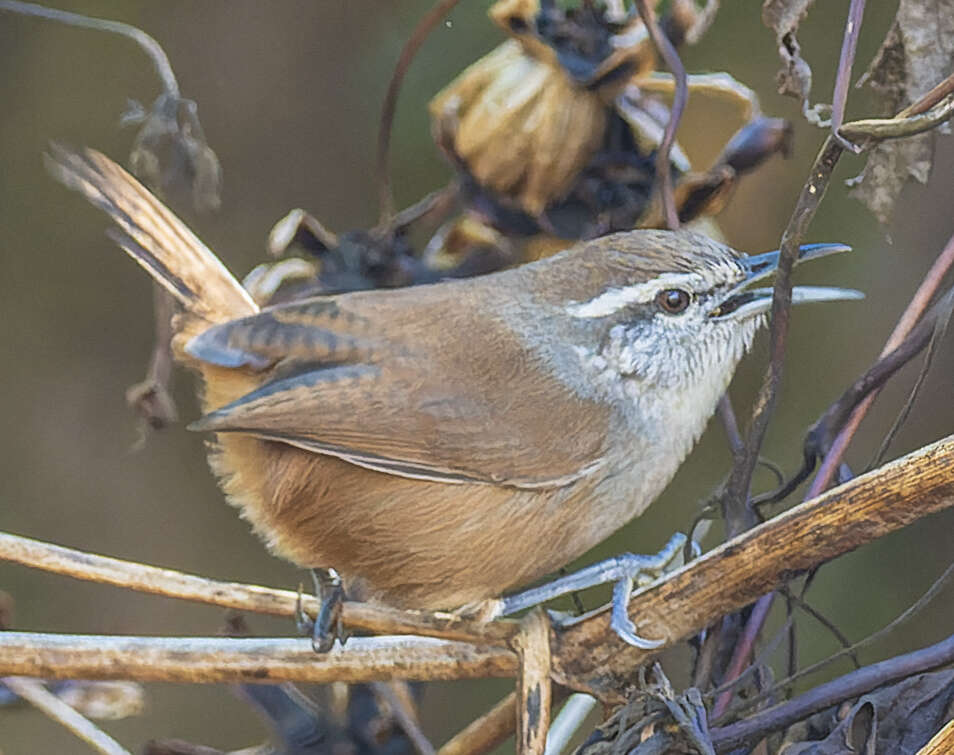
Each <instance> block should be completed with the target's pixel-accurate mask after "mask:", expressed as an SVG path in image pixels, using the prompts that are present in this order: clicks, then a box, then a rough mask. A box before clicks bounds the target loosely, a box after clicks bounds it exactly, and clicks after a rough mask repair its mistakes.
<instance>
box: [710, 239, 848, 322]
mask: <svg viewBox="0 0 954 755" xmlns="http://www.w3.org/2000/svg"><path fill="white" fill-rule="evenodd" d="M850 251H851V247H850V246H845V245H844V244H806V245H805V246H802V247H800V248H799V250H798V259H796V260H795V264H796V265H797V264H799V263H802V262H804V261H805V260H813V259H817V258H818V257H827V256H828V255H829V254H838V253H840V252H850ZM778 256H779V252H778V250H775V251H774V252H766V253H765V254H755V255H752V256H751V257H745V258H743V259H742V260H740V262H741V264H742V267H743V268H744V269H745V271H746V276H745V279H744V280H743V281H742V282H741V283H739V284H738V285H737V286H735V287H734V288H733V289H732V290H731V291H729V292H728V293H727V294H726V295H725V297H723V299H722V301H720V302H719V303H718V304H716V306H715V307H713V308H712V310H711V311H710V312H709V317H711V318H712V319H715V320H728V319H730V318H731V319H733V320H745V319H748V318H750V317H754V316H755V315H760V314H762V313H763V312H767V311H768V310H769V309H771V307H772V291H773V290H772V289H771V288H749V286H751V285H752V284H753V283H755V282H756V281H760V280H762V279H763V278H768V277H769V276H770V275H772V274H773V273H774V272H775V270H776V269H777V268H778ZM864 297H865V295H864V294H863V293H861V291H855V290H854V289H852V288H834V287H830V286H795V287H794V288H793V289H792V304H801V303H803V302H809V301H845V300H848V299H864Z"/></svg>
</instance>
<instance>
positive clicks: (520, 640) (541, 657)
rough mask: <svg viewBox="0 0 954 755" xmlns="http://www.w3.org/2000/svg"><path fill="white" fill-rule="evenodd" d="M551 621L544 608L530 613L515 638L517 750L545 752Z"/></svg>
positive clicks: (532, 753)
mask: <svg viewBox="0 0 954 755" xmlns="http://www.w3.org/2000/svg"><path fill="white" fill-rule="evenodd" d="M549 628H550V622H549V620H548V619H547V615H546V613H544V611H543V609H542V608H536V609H534V610H533V611H531V612H530V613H529V614H527V616H526V618H525V619H524V620H523V621H522V622H521V631H520V634H518V635H517V636H516V637H515V638H514V643H513V644H514V647H515V649H516V650H517V655H518V656H519V658H520V673H519V674H518V675H517V754H518V755H543V754H544V751H545V750H546V745H547V732H548V731H549V729H550V701H551V698H552V695H551V686H550V636H549Z"/></svg>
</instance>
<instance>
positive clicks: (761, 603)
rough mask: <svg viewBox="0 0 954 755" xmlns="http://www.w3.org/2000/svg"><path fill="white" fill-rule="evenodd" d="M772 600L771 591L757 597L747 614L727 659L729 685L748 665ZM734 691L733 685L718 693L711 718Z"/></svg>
mask: <svg viewBox="0 0 954 755" xmlns="http://www.w3.org/2000/svg"><path fill="white" fill-rule="evenodd" d="M772 602H773V593H769V594H768V595H763V596H762V597H761V598H759V599H758V601H757V602H756V603H755V606H754V607H753V608H752V613H751V614H749V620H748V621H747V622H746V624H745V628H744V629H743V630H742V636H741V637H740V638H739V641H738V642H737V643H736V645H735V650H734V651H733V653H732V660H731V661H729V667H728V668H727V669H726V672H725V678H726V680H727V681H728V683H729V684H730V685H732V684H733V683H734V682H735V681H736V680H737V679H738V678H739V677H740V676H741V675H742V671H743V670H744V669H745V667H746V666H747V665H748V663H749V658H751V657H752V651H753V650H754V648H755V642H756V640H758V636H759V633H760V632H761V631H762V625H763V624H764V623H765V619H766V618H767V617H768V612H769V611H770V610H772ZM734 692H735V687H734V685H733V686H731V687H730V688H729V689H726V690H725V691H724V692H723V693H722V694H720V695H719V697H718V698H717V699H716V702H715V705H714V706H713V707H712V718H714V719H715V718H719V717H720V716H721V715H722V714H723V713H725V712H726V710H727V709H728V707H729V703H730V702H732V695H733V694H734Z"/></svg>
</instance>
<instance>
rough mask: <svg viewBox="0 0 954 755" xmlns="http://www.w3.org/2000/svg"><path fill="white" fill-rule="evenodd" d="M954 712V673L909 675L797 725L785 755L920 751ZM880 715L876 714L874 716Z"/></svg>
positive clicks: (787, 740)
mask: <svg viewBox="0 0 954 755" xmlns="http://www.w3.org/2000/svg"><path fill="white" fill-rule="evenodd" d="M952 710H954V671H952V670H950V669H947V670H945V671H936V672H933V673H927V674H917V675H915V676H911V677H908V678H907V679H904V680H903V681H901V682H898V683H897V684H892V685H889V686H887V687H882V688H881V689H878V690H875V691H874V692H872V693H871V694H868V695H865V696H864V697H862V698H860V699H859V700H858V702H857V703H856V704H855V705H854V707H852V708H851V709H848V704H843V705H841V706H837V707H835V708H829V709H828V710H825V711H822V712H821V713H817V714H816V715H814V716H812V717H811V718H809V719H807V720H806V721H803V722H800V723H799V724H796V725H795V726H793V727H792V728H791V729H789V731H788V733H787V734H786V737H785V742H784V743H783V745H782V747H781V748H780V750H779V753H780V755H834V753H842V752H857V753H865V754H866V755H867V753H872V754H873V753H874V752H875V751H877V752H917V751H918V750H919V749H920V748H921V747H922V746H923V745H924V744H926V743H927V742H928V740H929V739H930V738H931V737H932V736H933V735H934V733H935V732H936V731H937V730H938V729H939V728H940V727H941V726H943V725H944V723H945V722H946V721H947V720H948V719H949V718H950V716H951V713H952ZM872 714H874V715H872Z"/></svg>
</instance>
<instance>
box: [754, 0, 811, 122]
mask: <svg viewBox="0 0 954 755" xmlns="http://www.w3.org/2000/svg"><path fill="white" fill-rule="evenodd" d="M814 2H815V0H765V2H764V3H763V4H762V23H764V24H765V25H766V26H767V27H769V28H770V29H771V30H772V31H774V32H775V40H776V41H777V42H778V54H779V57H780V58H781V59H782V63H783V67H782V68H781V69H780V70H779V72H778V75H777V76H776V78H775V81H776V83H777V84H778V91H779V94H787V95H791V96H792V97H797V98H798V100H799V101H800V102H801V103H802V109H803V110H807V107H808V95H809V92H810V91H811V88H812V69H811V67H810V66H809V65H808V63H807V62H806V61H805V59H804V58H802V55H801V47H799V44H798V39H797V38H796V37H795V32H796V31H798V25H799V24H800V23H801V22H802V19H803V18H805V15H806V14H807V13H808V9H809V8H811V6H812V4H813V3H814Z"/></svg>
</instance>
